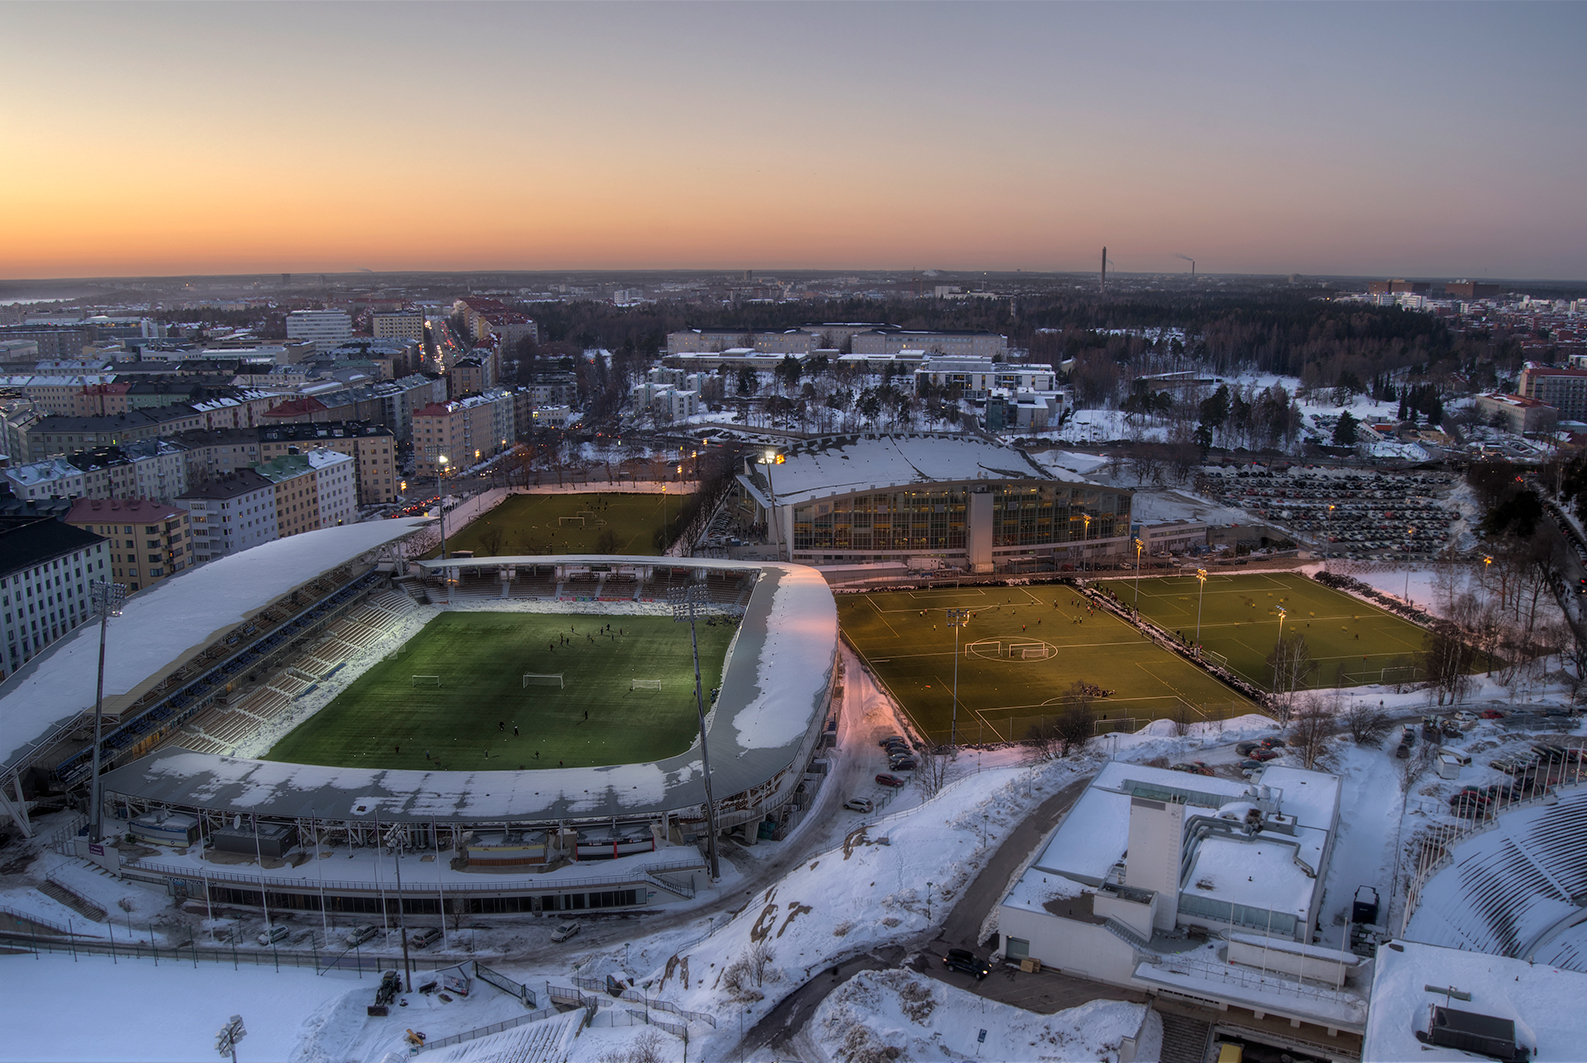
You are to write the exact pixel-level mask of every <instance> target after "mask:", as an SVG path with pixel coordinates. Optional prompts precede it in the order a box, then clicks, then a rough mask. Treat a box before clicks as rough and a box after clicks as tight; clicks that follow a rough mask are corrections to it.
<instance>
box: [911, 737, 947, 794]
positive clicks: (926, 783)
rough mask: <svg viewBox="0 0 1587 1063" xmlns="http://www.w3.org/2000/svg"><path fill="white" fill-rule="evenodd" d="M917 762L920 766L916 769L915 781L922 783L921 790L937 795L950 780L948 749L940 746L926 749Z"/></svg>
mask: <svg viewBox="0 0 1587 1063" xmlns="http://www.w3.org/2000/svg"><path fill="white" fill-rule="evenodd" d="M917 762H918V765H919V766H918V767H917V768H916V769H915V781H916V782H918V783H920V789H921V792H923V793H924V794H925V795H926V796H927V797H935V796H936V795H937V794H939V793H941V792H942V788H943V786H944V785H946V783H947V781H948V763H949V761H948V751H947V749H946V748H944V747H940V746H939V747H935V748H933V749H929V750H926V751H925V752H923V753H921V754H920V756H919V757H918V758H917Z"/></svg>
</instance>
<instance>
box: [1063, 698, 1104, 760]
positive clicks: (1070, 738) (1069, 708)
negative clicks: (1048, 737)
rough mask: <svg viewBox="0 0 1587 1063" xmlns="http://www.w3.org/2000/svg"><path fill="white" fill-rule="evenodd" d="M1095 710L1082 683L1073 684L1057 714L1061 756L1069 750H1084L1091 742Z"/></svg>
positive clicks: (1065, 754) (1066, 754)
mask: <svg viewBox="0 0 1587 1063" xmlns="http://www.w3.org/2000/svg"><path fill="white" fill-rule="evenodd" d="M1095 719H1096V709H1095V706H1094V702H1093V700H1092V696H1091V692H1090V691H1089V690H1087V689H1086V685H1085V684H1084V683H1079V682H1077V683H1075V684H1074V685H1073V686H1071V687H1070V688H1069V690H1068V692H1067V693H1065V694H1064V700H1063V708H1062V709H1061V710H1060V711H1059V713H1058V743H1059V745H1060V747H1061V749H1062V753H1063V756H1066V757H1067V756H1068V755H1069V753H1070V751H1071V750H1076V749H1084V748H1085V745H1086V743H1087V742H1088V741H1090V740H1091V732H1092V730H1093V729H1094V726H1095V723H1094V721H1095Z"/></svg>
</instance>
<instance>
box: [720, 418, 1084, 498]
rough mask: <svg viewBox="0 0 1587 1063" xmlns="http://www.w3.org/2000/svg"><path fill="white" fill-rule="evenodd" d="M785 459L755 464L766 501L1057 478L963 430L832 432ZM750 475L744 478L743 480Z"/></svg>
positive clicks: (755, 481) (755, 486) (757, 487)
mask: <svg viewBox="0 0 1587 1063" xmlns="http://www.w3.org/2000/svg"><path fill="white" fill-rule="evenodd" d="M783 457H784V460H783V462H782V464H779V465H771V466H767V465H755V466H753V470H754V476H753V478H752V479H751V480H750V482H749V486H750V488H751V490H753V491H754V492H755V494H756V495H757V496H758V500H759V501H760V503H761V504H762V505H763V506H764V505H766V504H768V503H769V501H770V499H769V497H768V489H767V471H768V469H769V470H770V473H771V480H770V492H769V493H770V494H775V495H776V496H777V504H778V505H780V506H786V505H798V504H800V503H803V502H808V501H810V500H811V499H814V498H825V497H827V496H829V495H841V494H848V493H850V492H853V491H868V490H887V489H890V488H894V487H904V486H907V485H909V484H925V483H946V482H955V481H964V480H1051V479H1053V474H1052V473H1051V472H1049V471H1048V470H1046V469H1044V468H1042V467H1041V466H1040V465H1038V464H1037V463H1036V462H1035V461H1033V460H1031V458H1030V456H1029V455H1027V454H1026V453H1025V452H1024V451H1022V450H1016V449H1015V448H1013V447H1009V446H1004V445H1003V444H1001V443H995V442H991V441H989V440H984V439H973V438H968V437H965V436H958V435H849V436H828V437H826V438H823V439H817V440H812V441H810V442H808V443H801V444H799V445H797V446H795V447H793V448H791V449H789V450H788V451H786V452H785V453H784V455H783ZM744 479H745V478H741V482H743V481H744Z"/></svg>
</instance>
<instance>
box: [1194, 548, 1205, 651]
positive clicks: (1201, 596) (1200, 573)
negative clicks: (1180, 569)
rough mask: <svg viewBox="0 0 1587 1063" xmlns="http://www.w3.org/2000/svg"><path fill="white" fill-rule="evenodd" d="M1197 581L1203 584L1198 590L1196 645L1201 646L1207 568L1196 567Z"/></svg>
mask: <svg viewBox="0 0 1587 1063" xmlns="http://www.w3.org/2000/svg"><path fill="white" fill-rule="evenodd" d="M1196 581H1197V582H1198V583H1200V584H1201V589H1200V590H1199V591H1197V592H1196V647H1197V649H1198V651H1199V649H1200V647H1201V603H1202V602H1204V601H1206V598H1207V570H1206V569H1204V568H1198V569H1196Z"/></svg>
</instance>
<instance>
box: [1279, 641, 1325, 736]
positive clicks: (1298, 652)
mask: <svg viewBox="0 0 1587 1063" xmlns="http://www.w3.org/2000/svg"><path fill="white" fill-rule="evenodd" d="M1267 666H1268V669H1269V671H1270V673H1271V674H1272V676H1273V693H1275V694H1282V695H1283V697H1282V699H1281V700H1280V702H1279V703H1278V709H1279V713H1280V719H1279V722H1280V723H1286V722H1288V719H1289V713H1290V709H1291V708H1292V705H1293V702H1294V698H1295V691H1296V690H1298V689H1300V688H1301V687H1303V686H1305V685H1306V683H1307V682H1308V681H1309V680H1310V679H1311V677H1312V675H1313V673H1315V672H1316V671H1317V662H1316V661H1314V660H1312V655H1311V647H1310V646H1308V645H1307V644H1306V636H1305V635H1302V634H1301V633H1300V632H1298V631H1295V632H1291V633H1290V634H1288V635H1285V636H1284V637H1283V638H1282V639H1280V640H1279V641H1278V642H1277V643H1276V644H1275V645H1274V646H1273V652H1272V653H1270V654H1268V655H1267Z"/></svg>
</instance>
